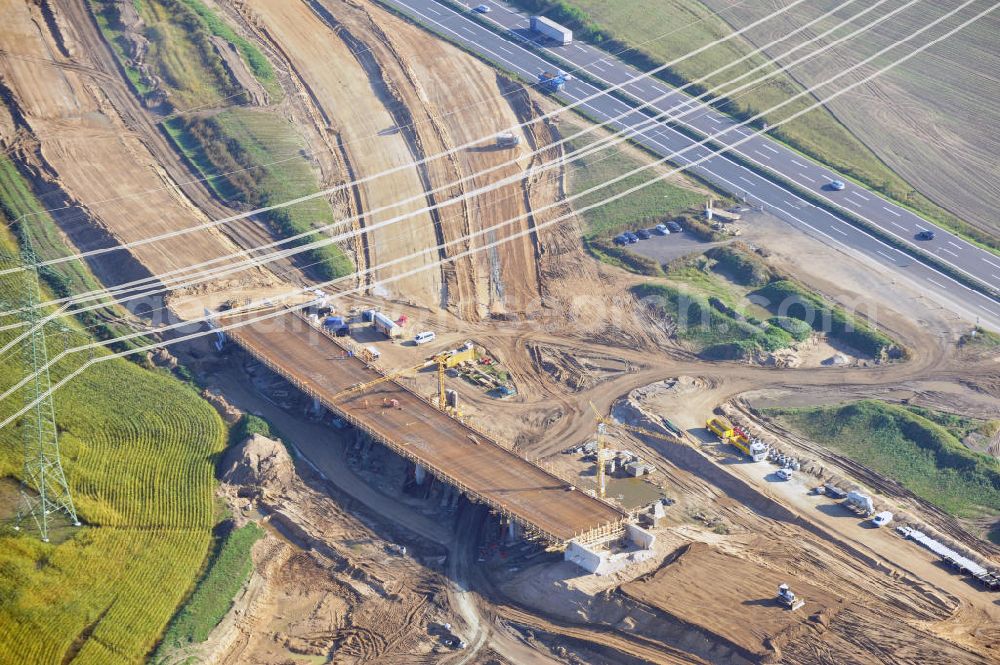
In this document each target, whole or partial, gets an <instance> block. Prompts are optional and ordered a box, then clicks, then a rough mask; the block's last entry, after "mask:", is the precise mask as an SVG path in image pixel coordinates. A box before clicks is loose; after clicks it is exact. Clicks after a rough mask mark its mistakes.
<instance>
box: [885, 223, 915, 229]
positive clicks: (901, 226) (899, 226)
mask: <svg viewBox="0 0 1000 665" xmlns="http://www.w3.org/2000/svg"><path fill="white" fill-rule="evenodd" d="M889 223H890V224H892V225H893V226H895V227H897V228H900V229H903V230H904V231H909V230H910V229H908V228H906V227H905V226H903V225H902V224H897V223H896V222H889Z"/></svg>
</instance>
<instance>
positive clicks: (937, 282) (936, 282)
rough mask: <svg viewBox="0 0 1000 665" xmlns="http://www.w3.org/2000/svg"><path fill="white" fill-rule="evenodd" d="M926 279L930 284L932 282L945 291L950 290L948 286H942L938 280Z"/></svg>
mask: <svg viewBox="0 0 1000 665" xmlns="http://www.w3.org/2000/svg"><path fill="white" fill-rule="evenodd" d="M924 279H926V280H927V281H928V282H930V283H931V284H937V285H938V286H940V287H941V288H942V289H945V290H947V289H948V287H947V286H945V285H944V284H942V283H941V282H939V281H937V280H936V279H934V278H933V277H925V278H924Z"/></svg>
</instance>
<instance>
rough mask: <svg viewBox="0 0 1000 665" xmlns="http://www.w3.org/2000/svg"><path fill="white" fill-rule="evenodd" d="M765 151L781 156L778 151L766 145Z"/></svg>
mask: <svg viewBox="0 0 1000 665" xmlns="http://www.w3.org/2000/svg"><path fill="white" fill-rule="evenodd" d="M764 149H765V150H770V151H771V152H773V153H774V154H776V155H778V154H781V153H779V152H778V151H777V150H776V149H774V148H772V147H771V146H769V145H767V144H766V143H765V144H764Z"/></svg>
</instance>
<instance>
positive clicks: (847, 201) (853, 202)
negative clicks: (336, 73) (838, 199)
mask: <svg viewBox="0 0 1000 665" xmlns="http://www.w3.org/2000/svg"><path fill="white" fill-rule="evenodd" d="M844 202H845V203H850V204H851V205H852V206H854V207H855V208H860V207H861V204H860V203H858V202H857V201H855V200H854V199H849V198H847V197H846V196H845V197H844Z"/></svg>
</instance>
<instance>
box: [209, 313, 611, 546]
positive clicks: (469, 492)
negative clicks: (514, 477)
mask: <svg viewBox="0 0 1000 665" xmlns="http://www.w3.org/2000/svg"><path fill="white" fill-rule="evenodd" d="M302 318H303V319H304V318H305V317H302ZM306 322H307V323H308V320H307V321H306ZM309 327H310V328H311V329H312V330H318V331H319V332H320V333H321V334H323V335H324V336H326V337H328V338H329V339H331V340H333V341H334V342H336V343H337V345H338V346H341V348H343V345H342V344H341V343H340V342H339V341H338V340H337V339H336V338H335V337H334V336H332V335H330V334H328V333H326V332H325V331H322V330H319V329H317V328H316V327H315V326H312V325H310V326H309ZM226 334H227V335H229V336H230V337H232V338H233V339H235V340H239V343H240V347H241V348H243V349H244V350H245V351H246V352H247V353H249V354H250V355H251V356H253V357H254V358H255V359H256V360H257V361H258V362H260V363H261V364H263V365H264V366H265V367H267V368H268V369H270V370H271V371H272V372H275V373H276V374H279V375H281V376H283V377H284V378H285V380H287V381H288V382H289V383H291V384H292V385H294V386H295V387H296V388H297V389H298V390H301V391H302V392H303V393H305V394H306V395H308V396H309V397H311V398H313V399H315V400H318V401H319V402H320V403H321V404H323V406H324V407H326V408H328V409H330V410H332V411H334V412H336V413H338V414H339V415H340V417H342V418H344V419H345V420H347V421H348V422H349V423H350V424H351V425H353V426H354V427H357V428H358V429H360V430H361V431H363V432H365V433H366V434H367V435H368V436H371V437H372V438H373V439H375V440H377V441H379V442H381V443H382V444H383V445H385V446H387V447H388V448H389V449H391V450H392V451H393V452H395V453H396V454H398V455H400V456H401V457H403V458H405V459H407V460H409V461H411V462H413V463H415V464H420V465H422V466H424V467H426V468H427V469H428V471H429V472H430V473H431V474H432V475H434V476H435V477H438V478H439V479H442V480H444V482H447V483H448V484H450V485H452V486H454V487H456V488H458V490H459V491H460V492H462V493H464V494H465V495H466V496H468V497H469V498H470V499H472V500H474V501H477V502H479V503H483V504H485V505H487V506H489V508H490V510H492V511H493V512H495V513H498V514H500V515H502V516H504V517H506V518H508V519H512V520H514V521H516V522H517V523H518V524H520V525H521V526H522V527H524V528H525V530H526V531H528V532H529V533H533V534H537V535H538V536H539V537H541V538H543V539H545V540H547V541H549V542H551V543H553V544H556V545H559V546H565V545H566V544H567V543H569V542H570V541H572V540H576V541H578V542H592V541H593V539H595V538H597V539H598V540H600V539H602V535H604V534H610V533H611V531H612V530H613V531H616V532H618V533H624V530H625V524H626V523H627V522H628V521H629V520H630V518H631V515H630V513H628V512H623V511H622V510H621V509H620V508H619V507H617V506H615V505H614V504H612V503H611V502H609V501H607V500H605V499H601V498H599V497H591V496H589V495H588V497H589V498H591V499H595V500H597V501H600V502H601V503H604V504H606V505H608V506H610V507H611V508H613V509H614V510H615V511H616V512H619V513H621V514H622V517H621V519H619V520H616V521H613V522H606V523H605V524H600V525H598V526H596V527H594V528H592V529H588V530H587V531H583V532H577V533H574V535H573V537H572V538H568V539H567V538H560V537H558V536H556V535H555V534H553V533H551V532H549V531H546V530H545V529H542V528H540V527H538V526H536V525H534V524H532V523H531V522H529V521H528V520H527V519H526V518H524V517H521V516H520V515H517V514H515V513H513V512H511V511H510V510H508V509H507V508H504V507H503V506H502V505H500V504H499V503H497V502H496V501H494V500H493V499H490V498H489V497H487V496H484V495H482V494H480V493H479V492H477V491H476V490H473V489H472V488H470V487H468V486H467V485H465V484H464V483H463V482H461V481H460V480H458V479H457V478H454V477H453V476H451V475H450V474H448V473H447V472H445V471H442V470H440V469H437V468H436V467H433V466H431V465H429V464H428V463H427V462H426V461H424V460H422V459H419V458H418V457H417V456H416V455H414V454H412V453H411V452H409V451H408V450H407V449H406V447H405V446H402V445H399V444H397V443H395V442H393V441H392V440H390V439H389V438H388V437H386V436H384V435H383V434H380V433H379V432H377V431H376V430H374V429H373V428H371V427H369V426H367V425H366V424H365V423H363V422H362V421H361V420H359V419H358V418H356V417H354V416H353V415H351V414H350V413H347V411H345V410H343V409H341V408H339V407H338V406H337V405H334V404H327V403H326V400H324V399H323V398H322V397H321V396H320V395H319V394H317V393H316V392H315V391H314V390H313V389H312V388H310V387H309V386H308V385H306V384H305V383H303V382H302V381H300V380H299V379H297V378H295V377H292V376H286V375H285V374H284V373H283V372H282V371H281V369H280V368H279V367H278V366H277V365H275V364H274V363H272V362H271V361H270V360H269V359H267V358H266V357H265V356H264V355H263V354H262V353H261V352H259V351H257V350H256V349H254V348H253V346H252V345H251V344H250V343H249V342H248V341H247V340H246V339H244V338H242V337H241V335H240V334H239V333H238V332H236V331H234V330H228V331H226ZM369 367H371V368H372V369H373V370H374V371H376V372H378V373H380V374H384V372H383V371H382V370H381V369H380V368H378V367H373V366H370V365H369ZM396 385H397V386H398V387H400V388H401V389H403V390H405V391H406V392H408V393H410V394H411V395H413V396H415V397H416V398H418V399H420V400H421V401H423V402H424V403H426V404H428V405H430V406H432V407H433V405H432V404H431V403H430V401H429V400H427V399H426V398H424V397H423V396H422V395H420V394H419V393H417V392H416V391H414V390H411V389H410V388H408V387H407V386H404V385H402V384H399V383H396ZM449 417H450V416H449ZM460 422H461V421H460ZM462 425H464V426H466V427H469V425H468V423H465V422H462ZM469 429H472V430H473V431H475V432H477V433H480V434H482V435H483V436H484V437H486V439H487V442H488V443H492V444H493V445H496V446H498V447H500V448H503V449H504V450H506V451H507V452H509V453H511V454H514V455H516V454H517V453H516V452H514V451H513V450H511V449H509V448H507V447H506V446H503V445H501V444H500V443H499V442H498V441H496V440H495V439H494V438H493V436H492V435H490V434H486V433H484V432H482V431H481V430H479V429H478V428H475V427H469ZM522 459H524V460H525V461H526V462H528V463H529V464H533V463H532V462H531V461H530V460H528V459H527V458H522ZM534 466H536V467H537V468H538V469H540V470H541V471H542V472H543V473H545V474H547V475H549V476H551V477H552V478H553V479H555V480H556V481H558V482H559V483H562V484H570V483H568V481H566V480H564V479H562V478H560V477H559V476H557V475H556V474H554V473H553V472H552V471H550V470H547V469H545V468H543V467H541V466H539V465H538V464H534Z"/></svg>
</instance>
